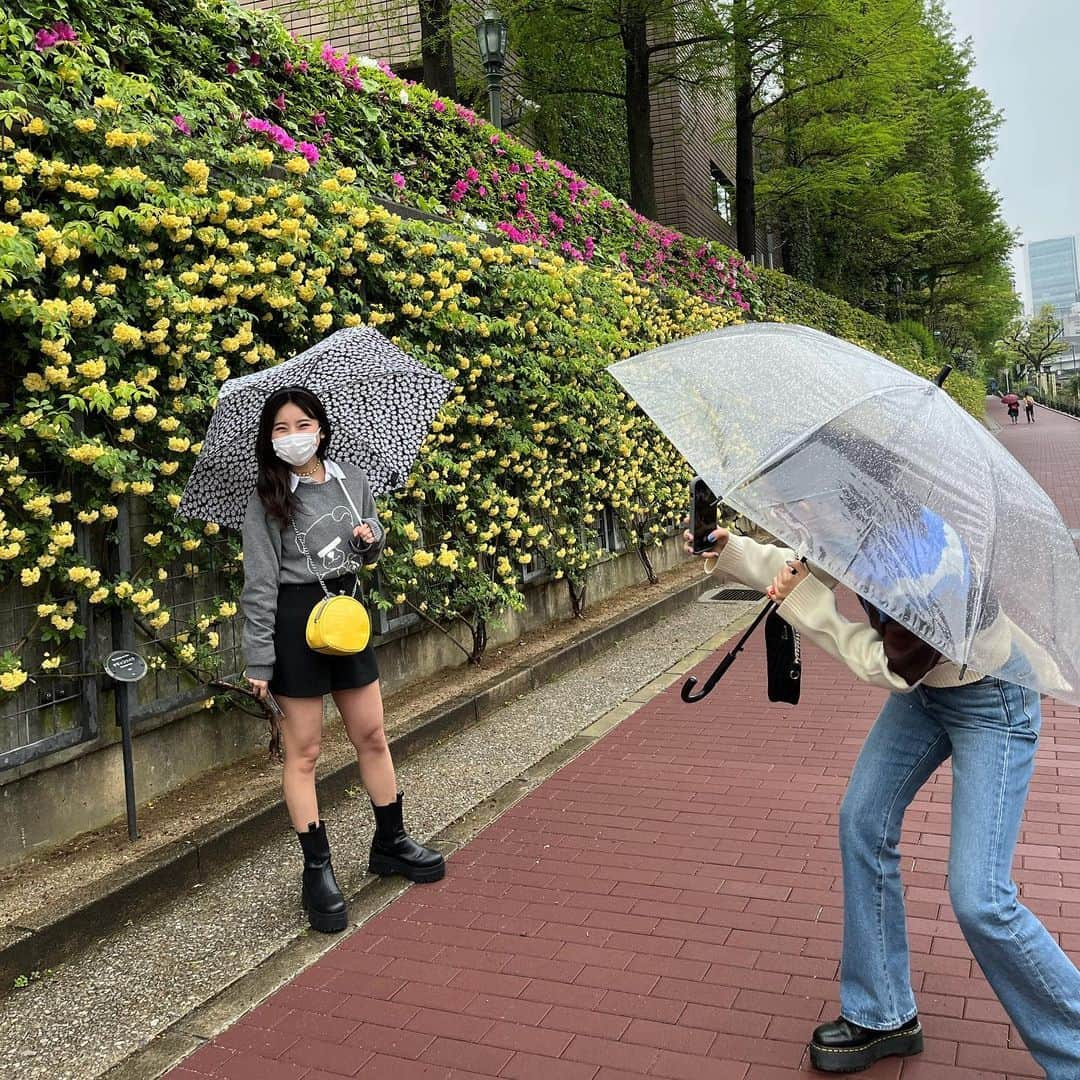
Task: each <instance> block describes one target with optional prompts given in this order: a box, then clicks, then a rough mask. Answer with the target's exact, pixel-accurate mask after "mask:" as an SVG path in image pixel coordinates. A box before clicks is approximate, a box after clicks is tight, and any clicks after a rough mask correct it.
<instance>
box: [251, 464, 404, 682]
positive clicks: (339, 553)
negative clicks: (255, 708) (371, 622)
mask: <svg viewBox="0 0 1080 1080" xmlns="http://www.w3.org/2000/svg"><path fill="white" fill-rule="evenodd" d="M326 468H327V479H326V483H324V484H310V483H309V484H299V485H298V486H297V488H296V498H297V502H298V505H297V509H296V514H295V518H294V520H295V528H294V527H293V525H291V524H290V525H287V526H286V527H285V528H284V529H282V528H281V526H280V525H279V524H278V523H277V522H276V521H274V520H273V519H271V518H270V517H269V516H268V515H267V513H266V510H265V508H264V507H263V504H262V500H260V498H259V496H258V493H257V492H256V493H255V494H253V495H252V496H251V498H250V499H249V500H248V504H247V511H246V513H245V515H244V525H243V543H244V590H243V592H242V593H241V596H240V606H241V608H242V610H243V612H244V638H243V640H244V664H245V668H246V672H247V676H248V678H250V679H266V680H269V679H270V677H271V676H272V675H273V673H274V660H275V653H274V623H275V620H276V618H277V600H278V586H279V585H305V584H311V583H316V582H318V580H319V576H318V575H319V574H322V576H323V578H324V579H325V580H326V582H327V584H328V585H329V586H330V589H331V591H333V589H334V586H333V579H334V578H339V577H341V576H343V575H344V574H349V573H355V572H357V571H358V570H360V569H361V568H362V567H363V566H371V565H373V564H374V563H376V562H377V561H378V559H379V555H380V553H381V552H382V549H383V546H384V545H385V543H386V534H385V532H384V531H383V528H382V526H381V525H380V524H379V518H378V513H377V511H376V509H375V500H374V498H373V497H372V494H371V488H370V487H369V486H368V481H367V475H366V474H365V473H364V470H363V469H361V468H358V467H357V466H356V465H350V464H347V463H343V464H341V465H338V464H337V463H335V462H332V461H329V460H328V461H327V462H326ZM336 475H341V476H342V477H343V482H344V484H345V486H346V487H347V488H348V492H349V495H351V496H352V501H353V502H354V503H355V504H356V508H357V510H359V511H360V520H359V521H357V520H356V516H355V515H354V514H353V511H352V509H351V507H350V506H349V500H348V499H346V497H345V495H344V493H343V492H342V490H341V484H340V483H339V482H338V480H337V479H334V477H335V476H336ZM361 523H363V524H366V525H369V526H370V527H371V530H372V532H373V533H374V534H375V542H374V543H373V544H365V543H363V541H361V540H357V539H355V538H354V537H353V529H355V528H356V526H357V525H360V524H361ZM304 551H306V552H307V554H306V555H305V554H304ZM316 571H318V572H316Z"/></svg>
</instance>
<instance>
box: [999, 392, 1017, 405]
mask: <svg viewBox="0 0 1080 1080" xmlns="http://www.w3.org/2000/svg"><path fill="white" fill-rule="evenodd" d="M1001 400H1002V401H1003V402H1004V403H1005V404H1006V405H1019V404H1020V399H1019V398H1018V397H1017V396H1016V395H1015V394H1006V395H1005V396H1004V397H1003V398H1002V399H1001Z"/></svg>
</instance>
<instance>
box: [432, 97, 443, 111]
mask: <svg viewBox="0 0 1080 1080" xmlns="http://www.w3.org/2000/svg"><path fill="white" fill-rule="evenodd" d="M431 107H432V108H433V109H434V110H435V111H436V112H437V113H444V112H446V102H445V101H443V99H442V98H436V99H435V100H434V101H433V102H432V103H431Z"/></svg>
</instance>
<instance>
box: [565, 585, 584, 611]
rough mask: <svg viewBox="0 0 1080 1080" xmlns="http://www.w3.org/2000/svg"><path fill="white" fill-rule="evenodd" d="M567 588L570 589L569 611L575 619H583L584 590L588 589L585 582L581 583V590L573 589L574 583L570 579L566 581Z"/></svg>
mask: <svg viewBox="0 0 1080 1080" xmlns="http://www.w3.org/2000/svg"><path fill="white" fill-rule="evenodd" d="M566 584H567V587H568V588H569V589H570V610H571V611H572V612H573V615H574V618H575V619H584V618H585V589H586V588H587V587H588V586H587V583H586V582H584V581H583V582H582V583H581V588H580V589H577V588H575V587H574V582H573V581H572V580H571V579H570V578H567V579H566Z"/></svg>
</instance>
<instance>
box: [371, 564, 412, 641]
mask: <svg viewBox="0 0 1080 1080" xmlns="http://www.w3.org/2000/svg"><path fill="white" fill-rule="evenodd" d="M375 587H376V588H377V589H378V590H379V592H381V593H382V594H383V595H385V594H386V592H387V589H386V585H385V583H384V582H383V579H382V575H381V574H380V573H379V572H378V570H376V571H375ZM368 610H369V611H370V612H371V614H372V615H373V616H374V618H373V622H374V626H372V628H371V629H372V631H373V632H374V633H375V635H376V636H377V637H382V636H383V635H385V634H392V633H393V632H394V631H395V630H404V629H405V628H406V627H408V626H412V625H413V624H414V623H418V622H419V621H420V616H419V615H417V614H416V612H415V611H413V610H412V609H411V608H410V607H409V606H408V605H407V604H395V605H394V606H393V607H391V608H387V609H386V610H385V611H384V610H383V609H382V608H380V607H376V606H375V605H374V604H372V605H371V606H370V607H369V609H368Z"/></svg>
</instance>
